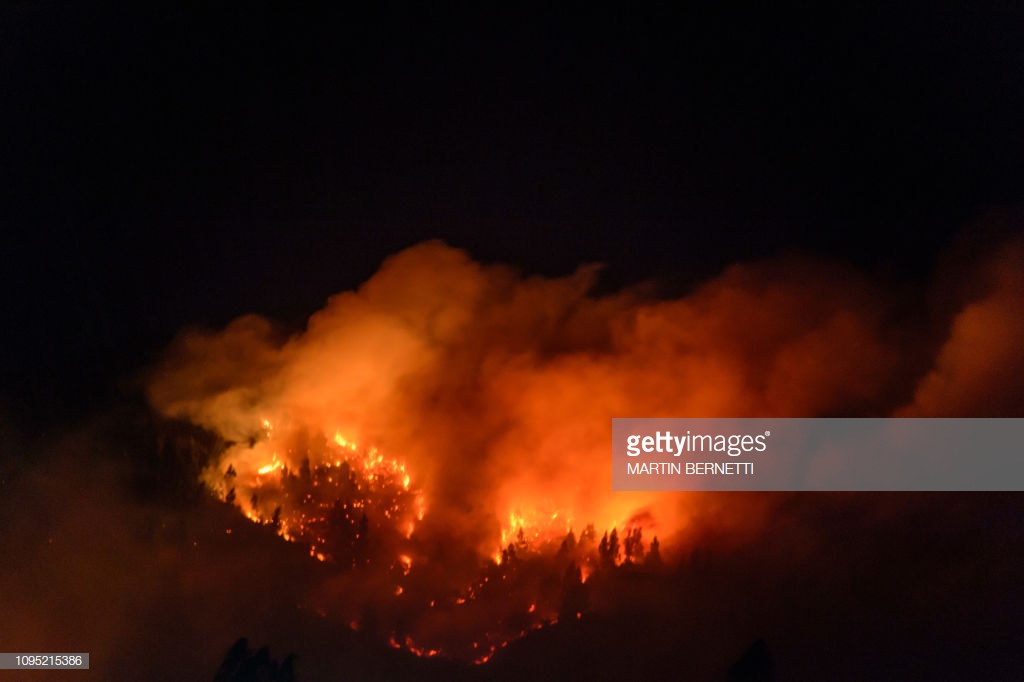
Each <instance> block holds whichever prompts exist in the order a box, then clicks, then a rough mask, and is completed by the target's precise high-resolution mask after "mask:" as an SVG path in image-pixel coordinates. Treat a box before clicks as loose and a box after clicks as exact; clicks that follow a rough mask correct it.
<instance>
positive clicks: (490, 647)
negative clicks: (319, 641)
mask: <svg viewBox="0 0 1024 682" xmlns="http://www.w3.org/2000/svg"><path fill="white" fill-rule="evenodd" d="M1022 254H1024V248H1022V247H1020V246H1018V247H1017V248H1016V250H1015V251H1013V252H1012V253H1011V256H1012V258H1010V259H1009V260H1006V262H1005V263H1004V262H1002V261H1000V263H1001V264H1000V265H999V266H998V267H997V269H996V271H995V274H994V280H993V284H992V286H993V287H994V288H993V293H992V294H991V295H990V296H988V298H986V299H985V300H983V301H980V302H978V303H977V304H974V305H972V306H970V307H968V308H967V309H965V310H964V311H963V312H961V314H960V315H958V316H957V317H956V322H955V324H954V326H953V329H952V330H951V331H952V336H951V337H950V339H949V341H948V343H947V344H946V345H945V346H944V350H943V351H942V352H941V353H940V354H939V356H938V358H937V359H938V361H939V362H938V365H937V366H936V367H935V368H934V369H933V371H932V372H930V373H929V375H928V377H927V378H926V381H925V382H924V383H923V384H922V385H921V386H920V387H919V389H920V390H918V391H917V392H914V393H913V395H914V402H913V404H912V405H910V406H908V408H909V409H911V411H912V413H913V415H914V416H929V415H935V414H944V410H945V411H946V412H947V413H948V411H949V410H950V409H952V410H953V412H955V413H956V412H962V411H963V410H962V408H961V407H958V405H959V403H958V402H957V401H958V400H959V398H958V396H960V395H961V394H962V391H961V389H962V388H963V386H964V385H965V382H967V385H968V387H969V388H971V391H970V395H974V396H988V393H986V391H985V390H984V389H985V388H986V387H987V386H988V385H989V384H990V383H991V382H990V380H989V379H990V378H991V377H995V378H996V379H999V380H1000V381H998V382H996V384H995V385H996V387H997V388H998V389H999V391H997V393H996V396H995V397H993V398H992V400H997V399H999V396H1002V397H1003V399H1005V397H1006V396H1010V398H1012V399H1019V390H1016V389H1017V387H1018V385H1019V381H1016V378H1019V375H1010V376H1009V378H1007V376H1006V374H1007V372H1006V371H1005V368H1006V367H1010V366H1011V365H1012V364H1013V363H1012V362H1010V360H1012V359H1014V358H1016V355H1014V353H1015V352H1016V351H1017V349H1018V348H1019V346H1020V343H1019V340H1020V339H1021V338H1022V335H1024V332H1022V331H1021V330H1020V325H1019V324H1017V322H1016V321H1017V320H1018V319H1019V318H1020V316H1019V315H1016V316H1015V315H1013V314H1012V313H1013V312H1016V311H1017V310H1018V309H1020V307H1021V297H1020V293H1019V292H1020V291H1021V287H1020V279H1021V275H1020V273H1021V272H1024V269H1022V268H1020V267H1019V264H1020V263H1021V262H1022V260H1021V259H1022ZM596 272H597V271H596V269H595V268H594V267H589V266H586V267H581V268H580V269H579V270H578V271H577V272H576V273H574V274H572V275H569V276H566V277H562V278H555V279H550V278H543V277H525V278H524V277H521V276H519V275H518V274H517V273H516V272H515V271H513V270H512V269H510V268H507V267H503V266H490V265H481V264H478V263H475V262H473V261H472V260H471V259H470V258H469V256H468V255H467V254H465V253H464V252H461V251H458V250H455V249H451V248H448V247H446V246H444V245H443V244H440V243H428V244H422V245H419V246H416V247H414V248H411V249H408V250H407V251H404V252H402V253H400V254H398V255H396V256H394V257H392V258H389V259H388V260H387V261H385V263H384V264H383V265H382V266H381V268H380V270H379V271H378V272H377V274H375V275H374V276H373V277H372V278H371V279H370V280H369V281H368V282H366V283H365V284H364V285H363V286H362V287H360V288H359V289H358V290H357V291H352V292H345V293H342V294H339V295H337V296H334V297H332V298H331V299H330V301H329V303H328V304H327V306H326V307H325V308H324V309H323V310H321V311H319V312H317V313H316V314H314V315H313V316H312V317H311V318H310V319H309V321H308V324H307V325H306V327H305V328H304V329H303V330H302V331H301V332H300V333H296V334H295V335H293V336H292V337H290V338H287V339H282V338H280V336H279V335H278V334H276V333H275V328H274V326H273V325H271V324H270V322H268V321H267V320H265V319H262V318H259V317H257V316H246V317H242V318H239V319H238V320H235V321H234V322H232V323H231V324H230V325H228V327H226V328H225V329H223V330H221V331H219V332H216V333H201V332H191V333H185V334H182V336H181V337H180V338H179V340H178V341H177V342H176V344H175V346H174V348H172V349H171V350H170V351H169V353H168V357H167V359H166V361H165V362H164V363H163V364H162V365H161V367H160V368H159V369H158V371H157V372H156V374H157V376H156V377H155V378H154V380H153V382H152V383H151V386H150V387H149V397H150V400H151V402H152V404H153V405H154V407H155V408H156V409H158V410H159V411H161V412H162V413H164V414H166V415H169V416H174V417H184V418H187V419H190V420H191V421H193V422H194V423H196V424H198V425H201V426H203V427H206V428H208V429H210V430H212V431H215V432H216V433H217V434H219V435H220V436H221V437H222V438H223V440H224V441H226V442H229V443H231V445H230V446H226V447H225V449H224V451H223V452H218V453H216V454H214V455H212V456H211V458H210V463H209V466H208V467H207V468H206V470H205V471H204V472H203V474H202V478H203V481H204V482H205V483H206V484H207V486H208V487H209V488H210V489H211V490H213V491H214V492H215V493H216V494H217V495H218V496H220V498H221V499H223V500H230V501H231V503H232V504H233V505H234V506H235V507H237V508H238V509H239V510H240V513H241V514H243V515H245V516H246V517H247V518H248V519H250V520H251V521H252V522H254V523H258V524H260V525H262V526H266V527H268V528H273V530H274V531H275V532H276V533H278V534H279V535H280V536H281V537H282V538H283V539H285V540H288V541H291V542H295V543H301V544H302V546H303V547H309V554H310V556H311V557H312V558H313V560H317V561H319V562H322V563H323V564H325V568H324V572H325V573H327V572H329V570H330V569H334V570H335V571H336V572H337V573H338V574H339V575H341V576H343V577H342V578H338V579H337V582H338V583H339V584H341V585H343V586H344V589H343V588H342V587H337V586H335V585H330V586H328V587H324V588H323V590H322V592H323V593H324V594H322V595H320V594H318V595H317V598H319V599H321V600H322V602H323V608H324V611H325V612H328V613H332V614H333V613H335V612H337V617H338V618H339V619H341V620H340V622H346V623H347V622H349V620H351V619H352V618H358V617H360V614H359V613H358V612H357V613H352V611H353V610H356V611H358V609H357V607H356V606H350V605H349V603H350V602H351V601H353V597H352V595H359V596H360V597H361V598H362V597H363V595H365V601H366V602H368V603H371V605H372V606H374V607H379V609H378V610H383V611H385V612H386V611H388V609H389V608H392V609H397V608H398V607H396V606H394V605H393V602H395V601H399V602H401V603H402V609H405V610H404V611H403V612H402V615H403V616H404V617H403V618H397V617H393V618H392V620H394V621H399V622H401V623H403V626H402V628H398V627H397V626H396V631H398V630H399V629H401V630H402V632H401V635H400V636H398V635H396V636H395V637H394V638H393V639H392V643H393V645H394V646H398V647H401V648H408V649H409V650H413V649H414V648H415V649H416V650H421V651H423V652H426V654H427V655H429V652H430V651H439V652H441V655H448V656H453V657H460V658H465V659H468V660H476V661H486V660H488V659H489V658H490V657H491V656H492V655H493V654H494V652H495V651H496V650H497V649H498V648H500V647H501V646H503V644H505V643H507V642H508V641H510V640H511V639H514V638H515V637H517V636H520V633H521V632H523V631H526V630H529V629H530V628H533V627H537V626H542V625H543V624H545V623H550V622H554V621H555V620H556V619H557V618H558V616H559V615H560V614H561V615H562V616H563V617H565V618H571V617H573V616H575V615H576V614H577V613H579V614H584V615H585V613H586V608H580V609H574V608H569V607H566V606H565V605H564V604H561V603H559V599H560V598H561V596H560V595H559V594H554V595H553V594H547V595H545V594H542V592H543V591H542V590H541V589H540V588H538V587H537V584H536V581H534V582H533V583H531V582H530V581H531V576H535V575H537V574H538V573H544V575H545V576H546V580H547V583H546V584H550V583H552V582H553V583H554V584H556V585H557V583H558V581H559V580H563V581H564V582H565V583H566V587H567V588H571V589H576V588H579V587H580V586H581V585H584V584H585V585H591V586H593V585H596V584H599V583H600V581H599V580H596V579H595V578H594V576H595V575H598V574H599V573H600V572H601V571H604V570H609V571H611V570H616V568H615V567H616V566H620V565H622V564H626V563H629V564H639V563H641V562H642V561H643V560H644V558H645V557H647V556H650V554H651V553H653V546H654V545H653V539H654V537H655V536H658V537H659V538H660V541H669V539H670V538H671V539H672V540H674V541H676V542H686V541H687V537H686V532H687V529H688V523H689V521H690V518H691V516H693V515H694V514H695V512H696V511H697V510H698V509H699V506H700V505H702V504H713V503H706V502H702V501H700V500H698V499H697V498H696V496H688V495H671V494H656V493H641V492H637V493H612V492H611V480H610V478H611V472H610V469H609V467H608V466H606V464H607V457H606V455H607V451H608V438H609V437H610V419H611V418H612V417H615V416H622V415H624V414H636V415H643V416H649V417H675V416H682V415H692V416H703V417H718V416H737V415H763V416H814V415H820V414H844V413H855V412H856V411H858V410H864V409H867V410H876V411H877V412H878V413H879V414H887V413H891V412H892V411H894V410H898V409H899V403H896V402H893V401H894V400H904V399H905V397H906V396H908V395H911V393H910V392H908V391H909V389H911V388H912V386H909V385H908V384H907V383H906V382H907V381H908V379H907V378H906V376H904V375H905V374H906V370H905V367H904V365H905V364H906V362H905V361H906V360H907V359H911V360H912V361H913V362H912V364H915V365H916V364H920V344H918V343H917V342H918V341H919V340H920V339H918V338H916V337H914V336H913V335H912V334H907V335H904V334H903V333H902V330H900V333H898V334H895V335H894V332H893V330H894V328H895V327H894V326H893V325H892V324H891V321H892V320H894V319H898V318H897V317H894V315H897V314H899V313H900V311H901V310H902V308H900V307H899V306H902V305H904V303H898V304H897V307H896V308H892V307H889V306H891V305H893V304H890V303H889V302H888V301H887V298H888V297H886V296H880V295H878V293H879V287H878V286H877V285H876V284H875V283H873V282H871V281H870V280H869V279H867V278H866V277H864V276H862V275H859V274H858V273H855V272H852V271H850V270H848V269H842V268H836V267H834V264H820V263H813V262H809V261H806V260H803V259H799V258H794V259H787V260H784V261H779V262H763V263H754V264H745V265H737V266H734V267H731V268H729V269H728V270H726V271H725V272H724V273H723V274H722V275H721V276H719V277H718V278H716V279H714V280H713V281H711V282H708V283H705V284H704V285H702V286H700V287H698V288H696V289H695V290H694V291H693V292H692V293H691V294H689V295H687V296H685V297H683V298H680V299H677V300H657V299H653V298H651V297H648V296H646V295H645V294H643V293H642V292H641V291H639V290H637V291H625V292H620V293H617V294H612V295H607V296H598V295H594V294H592V293H591V291H592V287H593V285H594V283H595V278H596ZM897 299H899V297H897ZM899 300H902V299H899ZM1007 321H1010V324H1008V323H1007ZM993 347H994V348H995V349H996V350H998V351H999V353H998V355H996V356H991V358H990V356H989V355H987V354H986V353H981V352H979V351H978V348H986V349H991V348H993ZM979 358H981V360H979ZM986 358H990V359H986ZM972 382H973V383H972ZM897 395H898V396H903V397H902V398H895V399H894V398H891V397H890V396H897ZM985 399H986V400H988V399H989V398H987V397H986V398H985ZM865 405H867V406H868V407H867V408H865V407H864V406H865ZM722 515H723V516H729V517H730V518H733V519H739V520H737V521H736V523H737V525H739V524H747V523H750V524H752V523H753V522H748V521H747V518H746V515H745V514H744V513H743V510H742V509H739V510H728V511H727V512H724V513H722ZM613 532H614V541H613ZM626 538H629V539H630V543H629V549H628V550H627V548H626V543H625V540H626ZM567 568H568V569H569V571H568V572H567ZM576 571H578V572H579V577H578V578H577V577H576ZM551 576H554V577H553V579H551ZM577 582H578V583H579V584H576V583H577ZM396 588H401V589H402V592H401V599H396V596H397V595H396V594H394V592H395V590H396ZM571 589H570V591H571ZM332 590H333V591H332ZM555 591H557V590H555ZM428 604H430V606H428ZM363 605H364V604H359V605H358V606H363ZM389 605H391V606H389ZM319 606H320V604H318V607H319ZM531 606H532V607H533V610H531ZM563 607H565V608H563ZM413 609H419V611H412V610H413ZM387 615H391V616H394V613H390V614H385V616H381V618H384V619H385V620H386V616H387ZM407 623H414V624H416V625H422V627H420V628H419V629H416V627H413V628H412V630H413V634H412V635H408V636H407V632H406V629H408V628H406V625H405V624H407ZM439 623H440V624H443V625H439ZM450 623H458V624H460V627H462V625H464V627H462V629H460V628H458V627H454V626H453V627H451V628H449V629H450V630H451V632H450V633H448V634H444V633H442V634H438V633H440V632H441V631H443V630H445V627H446V626H447V624H450ZM466 623H471V624H472V627H471V626H470V625H465V624H466ZM385 636H386V634H385Z"/></svg>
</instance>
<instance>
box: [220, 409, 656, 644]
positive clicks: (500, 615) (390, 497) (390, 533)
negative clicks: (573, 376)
mask: <svg viewBox="0 0 1024 682" xmlns="http://www.w3.org/2000/svg"><path fill="white" fill-rule="evenodd" d="M299 443H301V445H299ZM278 448H280V449H281V454H279V453H278ZM267 453H269V457H268V456H267ZM296 460H299V461H300V464H299V466H298V468H297V469H296V468H290V466H289V465H288V464H287V463H286V462H292V461H296ZM225 462H227V464H226V468H225V465H224V463H225ZM204 480H205V482H206V484H207V486H208V487H209V488H210V489H211V490H213V491H215V492H216V494H218V495H219V496H220V497H221V498H222V499H223V500H224V501H225V502H227V503H229V504H233V505H235V506H236V507H237V508H238V509H239V510H240V511H241V512H242V513H243V514H245V516H246V517H247V518H248V519H249V520H251V521H252V522H254V523H256V524H259V525H261V526H268V527H271V528H272V529H273V530H274V531H275V532H276V533H277V534H278V535H279V536H280V537H281V538H283V539H284V540H286V541H289V542H295V543H299V544H301V545H303V546H307V547H308V548H309V556H310V557H313V558H315V559H316V560H318V561H320V562H322V563H324V564H325V565H326V566H327V567H328V568H329V569H330V570H331V571H333V572H335V573H336V574H337V575H338V577H339V579H340V580H342V581H343V582H345V583H346V584H353V583H355V584H358V585H360V587H361V591H363V595H362V598H361V599H360V600H356V602H357V603H358V607H357V608H353V600H352V599H342V600H340V601H339V602H338V603H335V604H331V603H327V602H320V603H319V604H318V606H317V608H318V610H319V611H320V612H321V614H322V615H324V616H325V617H332V616H333V617H337V618H340V619H342V620H345V621H347V622H348V625H349V627H351V628H352V629H354V630H363V629H365V628H370V629H372V630H373V631H374V634H378V635H381V636H383V637H385V638H386V640H387V641H388V642H389V643H390V644H391V646H393V647H395V648H402V649H406V650H408V651H410V652H412V653H414V654H416V655H418V656H425V657H433V656H439V655H445V656H450V657H454V658H458V659H460V660H469V661H473V662H476V663H483V662H486V661H487V660H489V659H490V658H491V657H492V656H493V655H494V653H495V652H496V651H497V650H498V649H499V648H502V647H504V646H506V645H507V644H508V643H509V642H510V641H512V640H514V639H516V638H518V637H521V636H523V635H525V634H526V633H527V632H529V631H530V630H534V629H537V628H541V627H543V626H545V625H549V624H553V623H555V622H558V621H559V620H562V621H569V622H575V621H578V620H580V619H581V618H582V617H583V614H584V613H585V612H586V611H587V610H588V609H589V608H590V602H589V595H588V587H587V584H586V583H587V579H588V578H589V577H590V575H591V574H593V573H594V572H595V571H601V570H610V569H613V568H614V567H616V566H621V565H626V566H631V567H633V568H634V569H637V570H640V569H645V570H658V569H660V568H661V566H662V563H661V556H660V543H659V541H658V539H657V538H656V537H654V538H652V539H651V540H650V543H649V544H646V542H645V540H644V538H643V526H642V524H641V523H640V521H641V520H640V519H637V520H634V524H633V525H630V526H629V527H628V528H627V529H626V530H625V531H624V533H623V534H622V537H621V539H620V534H619V530H618V529H617V528H611V529H610V530H606V531H604V532H603V533H602V534H601V536H600V538H599V537H598V532H597V531H596V530H595V528H594V526H593V525H592V524H591V525H587V526H586V527H585V528H583V529H581V531H580V532H579V535H577V533H576V531H575V530H574V529H573V528H572V527H571V523H570V522H569V521H568V520H565V519H561V520H560V514H559V513H558V512H552V513H550V514H547V513H545V514H543V515H542V514H538V513H532V514H530V515H527V514H524V513H523V512H522V511H516V512H512V513H510V514H509V517H508V520H507V525H505V526H504V527H503V528H502V529H501V532H500V544H498V545H497V549H496V551H495V553H494V555H493V556H492V557H486V558H483V557H482V558H481V559H480V560H479V561H478V562H477V567H476V570H477V573H476V575H474V576H473V578H472V580H470V581H468V582H467V583H466V584H465V585H462V586H461V587H460V586H457V585H452V584H449V583H447V581H442V582H440V583H439V582H438V580H437V577H438V576H437V573H436V570H434V571H431V570H427V571H423V570H421V566H422V565H424V564H426V565H428V566H434V565H437V564H441V563H442V562H444V561H445V556H444V555H445V551H446V548H445V546H444V545H443V544H437V543H433V544H432V543H430V542H427V541H424V539H423V538H422V537H421V536H420V535H419V534H418V533H417V527H418V525H419V524H421V523H423V522H424V521H425V519H426V518H427V516H428V507H427V502H426V498H425V494H424V492H423V490H422V489H420V488H419V487H418V486H417V485H416V484H415V482H414V479H413V475H412V473H411V472H410V471H409V470H408V468H407V466H406V465H405V464H404V463H403V462H401V461H399V460H397V459H395V458H391V457H387V456H385V455H384V454H383V453H382V452H380V451H379V450H377V449H376V448H372V447H371V448H368V449H363V448H360V447H358V446H357V445H356V444H355V443H353V442H351V441H349V440H346V439H345V438H344V437H342V436H341V434H340V433H338V434H335V436H334V438H333V439H331V440H327V439H324V438H319V439H314V438H309V437H308V435H306V434H302V435H295V434H293V435H292V436H291V437H290V438H284V439H282V438H280V437H279V436H278V435H277V434H276V433H275V429H274V427H273V425H272V424H271V422H270V421H269V420H266V419H264V420H262V430H261V433H260V434H258V435H254V436H253V438H252V439H250V441H249V442H247V443H244V444H241V445H239V444H229V445H228V447H227V450H226V451H225V453H224V455H223V457H222V458H221V459H220V460H219V463H218V464H216V465H213V466H211V467H210V468H209V469H208V470H207V471H206V472H205V474H204ZM566 526H568V527H566ZM382 617H383V620H382ZM385 621H386V622H385ZM453 622H455V623H460V624H462V625H461V626H460V627H459V628H457V630H458V632H457V636H453V631H452V627H451V624H452V623H453Z"/></svg>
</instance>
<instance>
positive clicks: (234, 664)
mask: <svg viewBox="0 0 1024 682" xmlns="http://www.w3.org/2000/svg"><path fill="white" fill-rule="evenodd" d="M295 659H296V656H295V654H288V656H286V657H285V659H284V662H283V663H281V664H278V662H277V661H275V660H274V659H272V658H271V657H270V649H269V648H268V647H265V646H264V647H261V648H260V650H259V651H257V652H255V653H253V651H252V650H251V649H250V648H249V640H247V639H246V638H245V637H242V638H240V639H239V640H238V641H237V642H235V643H234V644H233V645H232V646H231V648H230V649H228V652H227V654H225V656H224V661H223V662H222V663H221V664H220V668H218V670H217V674H216V675H214V677H213V682H295V672H294V669H293V668H294V662H295Z"/></svg>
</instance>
